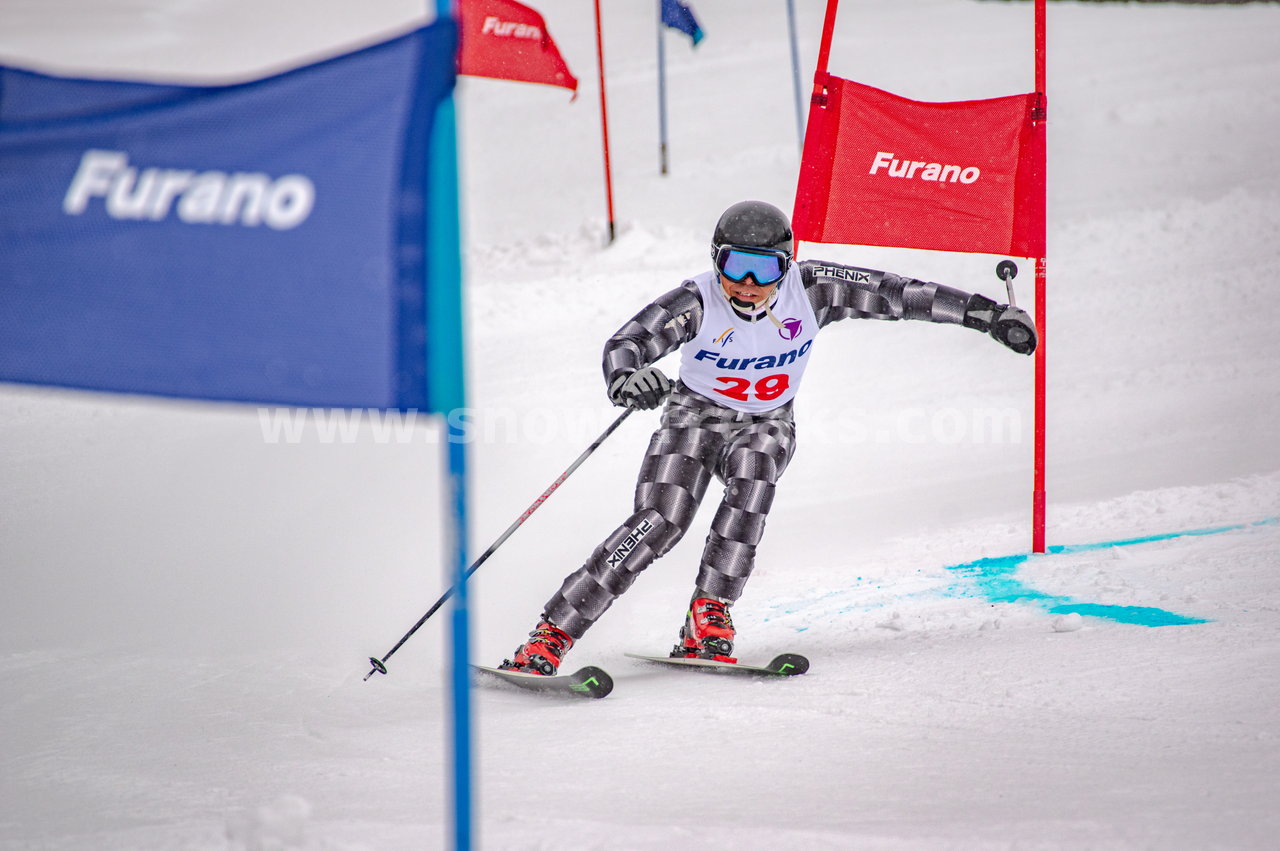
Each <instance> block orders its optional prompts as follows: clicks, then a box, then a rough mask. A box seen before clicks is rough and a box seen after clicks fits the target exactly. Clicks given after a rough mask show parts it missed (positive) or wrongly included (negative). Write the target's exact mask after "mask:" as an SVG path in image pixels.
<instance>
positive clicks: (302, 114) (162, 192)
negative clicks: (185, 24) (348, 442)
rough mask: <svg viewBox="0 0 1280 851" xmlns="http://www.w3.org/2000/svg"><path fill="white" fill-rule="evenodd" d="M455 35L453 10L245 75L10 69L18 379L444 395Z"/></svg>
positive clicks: (10, 338)
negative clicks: (445, 180)
mask: <svg viewBox="0 0 1280 851" xmlns="http://www.w3.org/2000/svg"><path fill="white" fill-rule="evenodd" d="M455 42H456V30H455V27H454V25H453V22H452V21H449V20H440V21H437V22H436V23H434V24H432V25H430V26H428V27H424V28H422V29H419V30H415V31H414V32H411V33H408V34H406V35H403V36H400V37H397V38H394V39H391V40H389V41H386V42H383V43H381V44H377V45H374V46H372V47H368V48H365V49H362V50H359V51H356V52H354V53H349V54H346V55H343V56H339V57H336V58H333V59H329V60H326V61H323V62H319V63H316V64H313V65H308V66H305V67H303V68H299V69H296V70H293V71H289V72H286V73H283V74H279V75H276V76H272V77H269V78H266V79H263V80H257V81H254V82H250V83H245V84H241V85H232V86H186V85H182V86H173V85H151V84H149V83H133V82H116V81H105V80H78V79H68V78H61V77H52V76H47V75H44V74H37V73H33V72H30V71H23V70H18V69H13V68H5V67H0V380H5V381H16V382H24V383H33V384H49V385H60V386H67V387H80V388H87V389H95V390H107V391H117V392H126V393H146V394H154V395H161V396H173V397H190V398H203V399H220V400H234V401H244V402H269V403H273V404H295V405H307V406H321V407H357V408H359V407H371V408H402V409H408V408H417V409H426V408H427V398H428V391H429V388H428V387H427V376H428V370H427V362H426V361H427V348H428V347H427V330H426V329H427V327H428V316H427V304H428V299H427V287H428V286H452V287H457V285H458V282H457V281H456V280H454V281H439V282H436V281H428V280H427V277H426V271H425V270H426V263H425V260H426V254H425V252H426V239H427V237H426V234H427V226H428V222H427V216H428V206H427V197H428V195H427V193H428V185H427V182H428V176H429V174H430V169H429V168H428V164H429V156H430V152H429V140H430V138H431V128H432V122H433V119H434V117H435V115H436V110H437V107H438V106H439V104H440V103H441V102H442V101H444V100H445V99H446V98H448V97H449V95H450V94H451V92H452V89H453V83H454V76H455ZM455 215H456V214H455Z"/></svg>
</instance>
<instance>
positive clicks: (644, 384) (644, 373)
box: [609, 366, 672, 411]
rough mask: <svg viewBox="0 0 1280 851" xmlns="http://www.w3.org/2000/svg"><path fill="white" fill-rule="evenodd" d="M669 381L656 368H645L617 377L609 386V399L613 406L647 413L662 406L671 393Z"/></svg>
mask: <svg viewBox="0 0 1280 851" xmlns="http://www.w3.org/2000/svg"><path fill="white" fill-rule="evenodd" d="M671 389H672V387H671V379H670V378H667V377H666V376H665V375H663V374H662V370H660V369H658V368H657V367H656V366H646V367H645V368H644V369H637V370H636V371H635V372H631V373H628V374H626V375H619V376H618V377H617V378H615V379H613V383H611V384H610V385H609V399H610V400H612V401H613V404H615V405H618V406H620V407H626V408H639V409H640V410H642V411H647V410H649V409H651V408H656V407H658V406H659V405H661V404H662V400H663V399H665V398H666V397H667V394H668V393H670V392H671Z"/></svg>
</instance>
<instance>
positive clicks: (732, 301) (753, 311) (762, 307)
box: [720, 287, 783, 328]
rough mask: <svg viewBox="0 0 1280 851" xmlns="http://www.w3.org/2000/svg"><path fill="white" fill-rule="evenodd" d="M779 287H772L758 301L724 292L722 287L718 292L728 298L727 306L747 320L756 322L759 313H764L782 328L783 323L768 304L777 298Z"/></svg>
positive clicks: (758, 319)
mask: <svg viewBox="0 0 1280 851" xmlns="http://www.w3.org/2000/svg"><path fill="white" fill-rule="evenodd" d="M779 289H781V287H774V288H773V292H771V293H769V294H768V295H766V296H765V297H764V298H762V299H760V300H759V301H745V300H743V299H740V298H735V297H734V296H731V295H729V294H728V293H727V292H725V291H724V288H723V287H722V288H721V289H720V294H721V295H723V296H724V297H725V298H726V299H727V300H728V302H729V306H730V307H732V308H733V310H734V312H735V313H737V314H738V315H739V316H741V317H742V318H743V319H745V320H747V321H748V322H758V321H760V317H761V315H764V316H767V317H769V321H770V322H772V323H773V324H774V325H775V326H776V327H778V328H782V327H783V325H782V323H781V322H779V321H778V317H776V316H774V315H773V311H772V310H770V309H769V305H771V304H773V303H774V302H775V301H777V300H778V290H779Z"/></svg>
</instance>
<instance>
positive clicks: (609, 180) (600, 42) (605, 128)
mask: <svg viewBox="0 0 1280 851" xmlns="http://www.w3.org/2000/svg"><path fill="white" fill-rule="evenodd" d="M596 65H597V67H599V69H600V128H601V134H602V135H603V137H604V197H605V204H606V207H607V209H608V212H609V243H610V244H612V243H613V239H614V236H615V230H614V225H613V169H612V168H611V167H610V165H609V105H608V101H607V100H606V99H605V96H604V33H603V31H602V30H601V27H600V0H596Z"/></svg>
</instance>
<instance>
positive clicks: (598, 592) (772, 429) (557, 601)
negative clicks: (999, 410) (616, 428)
mask: <svg viewBox="0 0 1280 851" xmlns="http://www.w3.org/2000/svg"><path fill="white" fill-rule="evenodd" d="M799 266H800V282H801V284H802V286H803V287H804V291H805V294H806V295H807V297H808V300H809V304H810V305H811V306H812V308H813V312H814V315H815V316H816V318H817V320H818V327H819V328H822V327H825V326H827V325H829V324H830V323H832V322H836V321H838V320H841V319H849V318H859V319H890V320H893V319H920V320H926V321H930V322H943V323H950V324H963V323H964V319H965V306H966V303H967V302H968V300H969V298H970V295H969V294H968V293H965V292H961V291H959V290H955V289H951V288H949V287H944V286H941V285H939V284H933V283H926V282H923V281H917V280H914V279H911V278H903V277H899V276H897V275H893V274H890V273H886V272H877V271H874V270H870V269H859V268H855V267H850V266H840V265H836V264H834V263H826V262H820V261H812V260H809V261H804V262H802V263H800V264H799ZM702 318H703V302H702V296H701V294H700V292H699V290H698V288H697V286H695V285H694V283H693V282H692V281H685V282H684V283H683V284H681V285H680V286H679V287H677V288H675V289H674V290H671V291H670V292H668V293H666V294H664V295H662V296H660V297H659V298H657V299H656V300H655V301H653V302H652V303H651V304H649V305H648V306H647V307H645V308H644V309H643V310H641V311H640V313H638V314H637V315H636V316H635V317H634V318H632V319H631V320H630V321H629V322H627V323H626V324H625V325H623V326H622V328H621V329H619V330H618V332H617V333H616V334H614V335H613V336H612V337H610V338H609V341H608V342H607V343H606V344H605V349H604V378H605V385H606V386H608V385H609V384H610V383H612V382H613V381H614V380H615V379H616V378H618V377H619V376H622V375H626V374H629V373H631V372H634V371H635V370H637V369H641V368H643V367H645V366H648V365H650V364H652V363H654V362H655V361H657V360H658V359H659V358H661V357H663V356H664V355H666V354H669V353H671V352H673V351H675V350H676V349H678V348H680V347H681V346H682V345H684V344H685V343H688V342H689V341H691V340H693V339H694V337H696V336H697V334H698V331H699V329H700V328H701V325H702ZM740 318H742V319H743V320H745V321H752V319H753V318H752V317H747V316H740ZM756 319H758V317H757V318H756ZM791 411H792V405H791V403H790V402H787V403H786V404H783V405H781V406H780V407H777V408H775V409H773V410H771V411H766V412H764V413H758V414H749V413H742V412H739V411H737V410H734V409H732V408H728V407H723V406H721V405H720V404H717V403H716V402H715V401H713V400H711V399H708V398H707V397H705V396H702V395H700V394H697V393H694V392H692V391H690V390H689V389H688V388H686V387H684V386H683V385H682V384H679V383H678V384H677V385H676V390H675V392H673V393H672V394H671V395H670V396H669V397H668V399H667V403H666V407H665V409H664V411H663V415H662V422H661V424H660V425H659V427H658V429H657V431H655V432H654V434H653V438H652V439H651V440H650V442H649V449H648V451H647V452H646V453H645V456H644V461H643V462H642V464H641V467H640V477H639V480H638V482H637V484H636V493H635V511H634V513H633V514H632V515H631V516H630V517H629V518H627V520H626V521H625V522H623V524H622V525H621V526H619V527H618V528H617V529H616V530H615V531H614V532H613V533H612V534H611V535H609V536H608V537H607V538H605V540H604V541H603V542H602V543H601V544H600V545H599V546H598V547H596V549H595V551H594V552H593V553H592V554H591V556H590V557H589V558H588V559H587V561H586V563H585V564H583V566H582V567H581V568H579V569H578V570H577V571H575V572H574V573H572V574H570V575H569V576H568V577H567V578H566V579H565V580H564V584H563V585H562V586H561V587H560V590H559V591H557V592H556V594H555V595H554V596H553V597H552V598H551V599H550V600H549V601H548V602H547V605H546V608H545V610H544V612H545V614H544V617H545V619H546V620H549V621H550V622H551V623H553V624H555V625H556V626H558V627H560V628H561V629H563V630H564V631H565V632H567V633H569V635H571V636H573V637H574V638H575V639H578V638H581V637H582V635H583V634H584V633H585V632H586V631H587V629H588V628H589V627H590V626H591V625H592V624H593V623H595V621H596V620H597V619H599V617H600V616H601V615H602V614H604V612H605V610H607V609H608V608H609V606H611V605H612V604H613V601H614V600H616V599H617V598H618V597H619V596H620V595H621V594H622V593H623V592H624V591H626V590H627V588H629V587H630V586H631V583H632V582H634V581H635V578H636V577H637V576H638V575H639V574H640V572H641V571H642V570H644V569H645V568H646V567H648V566H649V565H650V564H652V563H653V561H654V559H656V558H658V557H659V556H662V555H664V554H665V553H666V552H668V551H669V550H670V549H671V548H672V547H674V546H675V545H676V543H677V542H678V541H679V540H680V538H681V537H682V536H683V535H684V533H685V532H686V531H688V529H689V526H690V524H691V523H692V521H693V516H694V513H695V512H696V511H697V508H698V505H699V503H700V502H701V501H702V497H703V495H704V494H705V493H706V490H707V485H708V484H710V481H711V477H712V476H713V475H714V476H715V477H716V478H718V479H719V480H720V481H721V482H723V483H724V495H723V496H722V497H721V500H720V508H719V510H718V511H717V512H716V515H715V519H714V520H713V521H712V523H711V531H710V533H709V534H708V535H707V542H706V546H705V548H704V549H703V552H702V561H701V564H700V565H699V568H698V577H697V588H698V589H699V596H715V597H719V598H721V599H723V600H725V601H728V602H732V601H735V600H737V599H738V597H739V596H740V595H741V594H742V590H743V587H744V586H745V585H746V582H747V579H748V577H749V576H750V575H751V570H752V568H753V567H754V564H755V551H756V545H757V544H758V543H759V542H760V539H761V536H762V535H763V534H764V525H765V518H766V516H767V515H768V513H769V507H770V505H771V504H772V502H773V494H774V488H775V486H776V485H777V482H778V479H779V477H781V476H782V473H783V471H785V470H786V468H787V464H788V462H789V461H790V460H791V456H792V453H793V452H794V451H795V423H794V422H793V420H792V412H791Z"/></svg>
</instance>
